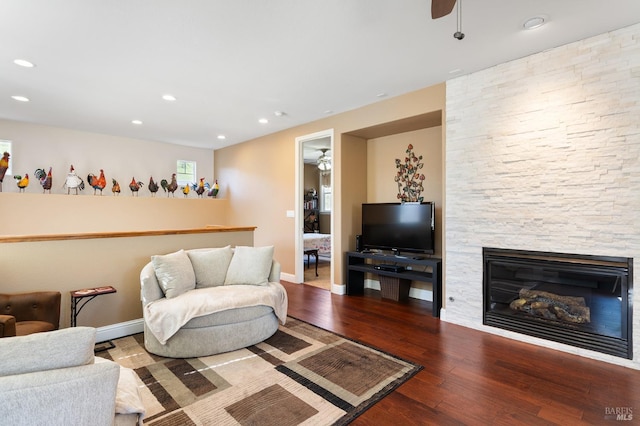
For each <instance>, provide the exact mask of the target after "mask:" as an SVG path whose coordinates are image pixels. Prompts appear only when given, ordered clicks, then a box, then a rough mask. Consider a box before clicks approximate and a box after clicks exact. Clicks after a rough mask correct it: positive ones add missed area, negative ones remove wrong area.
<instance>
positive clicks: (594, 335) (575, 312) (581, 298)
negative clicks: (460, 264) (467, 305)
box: [483, 247, 633, 359]
mask: <svg viewBox="0 0 640 426" xmlns="http://www.w3.org/2000/svg"><path fill="white" fill-rule="evenodd" d="M483 260H484V279H483V289H484V291H483V293H484V300H483V301H484V304H483V306H484V316H483V323H484V324H485V325H489V326H493V327H498V328H502V329H505V330H510V331H514V332H517V333H522V334H526V335H529V336H534V337H538V338H542V339H546V340H551V341H554V342H560V343H564V344H567V345H572V346H575V347H578V348H585V349H590V350H593V351H598V352H602V353H605V354H609V355H614V356H618V357H622V358H627V359H632V358H633V353H632V344H631V343H632V342H631V336H632V330H631V328H632V324H633V322H632V312H633V309H632V296H631V295H632V288H633V284H632V280H633V278H632V277H633V259H631V258H626V257H611V256H591V255H577V254H563V253H549V252H536V251H526V250H510V249H498V248H489V247H485V248H483Z"/></svg>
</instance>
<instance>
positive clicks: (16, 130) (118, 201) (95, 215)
mask: <svg viewBox="0 0 640 426" xmlns="http://www.w3.org/2000/svg"><path fill="white" fill-rule="evenodd" d="M444 99H445V85H444V84H440V85H437V86H433V87H429V88H426V89H423V90H419V91H417V92H412V93H409V94H406V95H403V96H399V97H397V98H391V99H387V100H385V101H381V102H378V103H376V104H373V105H370V106H368V107H365V108H361V109H358V110H354V111H349V112H345V113H343V114H337V115H335V116H332V117H329V118H326V119H323V120H320V121H316V122H313V123H309V124H306V125H303V126H299V127H296V128H293V129H289V130H286V131H283V132H279V133H275V134H272V135H268V136H265V137H262V138H259V139H256V140H252V141H248V142H246V143H243V144H239V145H235V146H232V147H228V148H225V149H221V150H218V151H216V152H215V155H214V153H212V152H211V151H209V150H202V149H196V148H189V147H181V146H175V145H169V144H163V143H156V142H152V141H144V140H136V139H127V138H119V137H114V136H107V135H100V134H93V133H87V132H79V131H74V130H68V129H59V128H54V127H48V126H41V125H33V124H25V123H18V122H13V121H8V120H0V138H1V139H9V140H12V141H13V142H14V147H13V156H12V165H13V167H14V168H15V171H16V173H24V172H29V173H32V172H33V170H35V168H38V167H42V168H46V167H48V166H53V168H54V191H53V192H54V193H53V194H51V195H49V194H44V195H43V194H41V193H40V189H39V187H38V184H37V183H32V184H31V186H30V187H29V189H28V190H27V193H26V194H17V193H15V189H14V188H13V187H11V188H10V187H9V185H11V184H12V183H13V181H12V180H11V179H7V181H6V182H7V183H5V188H7V192H4V193H2V194H0V200H1V201H2V202H3V207H4V206H6V207H5V208H3V209H2V210H1V211H0V236H2V235H5V236H7V235H9V236H10V235H34V234H52V233H78V232H110V231H113V232H118V231H128V230H154V229H176V228H181V229H182V228H197V227H203V226H206V225H210V224H220V225H236V226H256V227H257V229H256V231H255V233H254V234H253V235H250V236H247V235H244V234H241V235H230V234H229V233H224V234H221V235H220V236H219V237H217V238H213V239H212V238H207V237H205V236H194V235H184V236H165V237H140V238H113V239H109V238H107V239H100V240H72V241H62V242H37V243H4V244H2V245H1V253H0V268H2V270H3V276H4V277H5V278H4V279H3V280H2V283H0V291H1V292H18V291H31V290H40V289H45V288H47V289H50V288H53V289H58V290H60V291H63V292H64V293H65V297H64V298H63V301H64V304H63V312H62V315H63V321H62V325H63V326H64V325H65V324H67V323H68V322H67V321H68V316H69V311H68V303H69V302H68V298H67V295H68V291H69V290H73V289H77V288H83V287H91V286H99V285H107V284H111V285H114V286H115V287H116V288H118V293H116V294H115V295H108V296H102V299H101V300H100V299H96V300H95V301H93V302H92V303H94V304H95V305H94V306H91V307H89V306H88V307H87V309H86V312H85V311H83V312H82V314H81V316H80V318H79V323H80V324H84V325H93V326H102V325H105V324H113V323H118V322H122V321H127V320H130V319H136V318H139V317H140V315H141V308H140V303H139V282H138V274H139V271H140V268H141V267H142V266H143V265H144V263H146V261H148V259H149V256H150V255H152V254H157V253H166V252H170V251H173V250H177V249H179V248H191V247H205V246H213V245H224V244H227V243H231V244H250V245H251V244H255V245H271V244H273V245H274V246H275V249H276V250H275V256H276V258H277V259H278V260H279V261H280V262H281V263H282V266H283V272H284V273H289V274H293V273H294V262H295V253H294V220H293V218H289V217H287V214H286V213H287V210H294V209H295V206H294V196H295V164H294V157H295V138H296V137H298V136H303V135H307V134H310V133H315V132H318V131H322V130H326V129H330V128H333V129H335V140H334V150H335V152H334V153H333V163H334V170H333V172H334V182H335V187H334V213H336V214H337V220H335V229H334V230H333V235H334V237H335V242H334V246H335V259H334V260H335V262H334V264H333V268H334V274H335V281H336V283H337V284H342V283H344V274H343V258H344V252H345V251H347V250H353V249H354V248H355V235H356V234H358V233H359V232H360V205H361V203H363V202H366V201H367V182H366V181H367V179H363V176H367V140H366V139H363V138H361V137H357V136H353V135H349V134H347V133H348V132H354V131H357V130H359V129H364V128H367V127H371V126H375V125H378V124H381V123H387V122H391V121H395V120H400V119H403V118H406V117H413V116H416V115H420V114H423V113H425V112H431V111H442V110H443V109H444ZM177 159H186V160H189V159H196V160H197V161H198V170H199V173H198V175H200V176H205V177H206V178H207V180H209V181H212V180H213V178H214V175H213V170H214V167H213V166H214V165H215V170H216V174H215V178H217V179H218V181H219V183H220V187H221V192H220V195H221V199H217V200H212V199H195V198H193V199H190V200H185V199H183V198H181V197H177V198H175V199H166V198H164V197H158V198H151V197H149V193H148V191H147V190H146V183H148V177H149V176H150V175H153V176H154V178H155V177H156V176H158V177H159V178H163V177H168V176H169V175H170V173H172V171H173V170H174V169H175V161H176V160H177ZM78 161H79V162H78ZM71 163H73V164H74V166H75V167H76V169H77V170H78V173H79V174H80V175H82V176H83V177H86V176H84V175H86V174H88V173H89V172H93V173H96V172H97V171H98V170H99V169H100V168H103V169H105V172H106V175H107V179H111V177H112V176H113V177H116V178H117V179H118V180H120V181H121V184H122V183H123V181H124V182H125V188H124V191H123V193H122V195H120V197H113V196H112V195H105V196H103V197H98V196H93V195H90V194H92V191H88V190H85V191H84V194H82V195H78V196H74V195H66V193H65V192H66V191H64V190H63V189H62V188H61V186H62V180H61V178H62V177H63V176H64V175H66V172H67V170H68V167H69V164H71ZM134 175H135V176H136V178H137V179H138V180H142V181H143V182H145V187H144V188H143V190H142V191H141V192H140V195H141V197H140V198H134V197H131V195H130V193H127V191H126V183H128V180H130V179H131V176H134ZM13 184H14V183H13ZM107 194H108V193H107ZM205 235H207V234H205ZM147 238H148V239H147ZM103 304H104V306H103Z"/></svg>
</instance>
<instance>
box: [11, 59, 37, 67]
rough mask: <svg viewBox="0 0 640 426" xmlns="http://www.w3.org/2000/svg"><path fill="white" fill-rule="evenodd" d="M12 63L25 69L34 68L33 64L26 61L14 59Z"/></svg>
mask: <svg viewBox="0 0 640 426" xmlns="http://www.w3.org/2000/svg"><path fill="white" fill-rule="evenodd" d="M13 63H14V64H16V65H20V66H21V67H25V68H33V67H35V66H36V65H35V64H34V63H33V62H29V61H27V60H26V59H16V60H15V61H13Z"/></svg>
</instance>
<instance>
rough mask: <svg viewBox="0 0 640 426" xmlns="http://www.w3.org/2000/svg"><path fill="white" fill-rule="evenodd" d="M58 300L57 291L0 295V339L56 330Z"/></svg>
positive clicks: (58, 309)
mask: <svg viewBox="0 0 640 426" xmlns="http://www.w3.org/2000/svg"><path fill="white" fill-rule="evenodd" d="M60 298H61V294H60V292H58V291H36V292H33V293H21V294H0V337H10V336H25V335H27V334H32V333H38V332H41V331H52V330H57V329H58V327H59V326H60Z"/></svg>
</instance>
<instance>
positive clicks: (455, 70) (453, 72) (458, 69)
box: [449, 68, 462, 74]
mask: <svg viewBox="0 0 640 426" xmlns="http://www.w3.org/2000/svg"><path fill="white" fill-rule="evenodd" d="M461 72H462V69H460V68H456V69H453V70H451V71H449V74H459V73H461Z"/></svg>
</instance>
